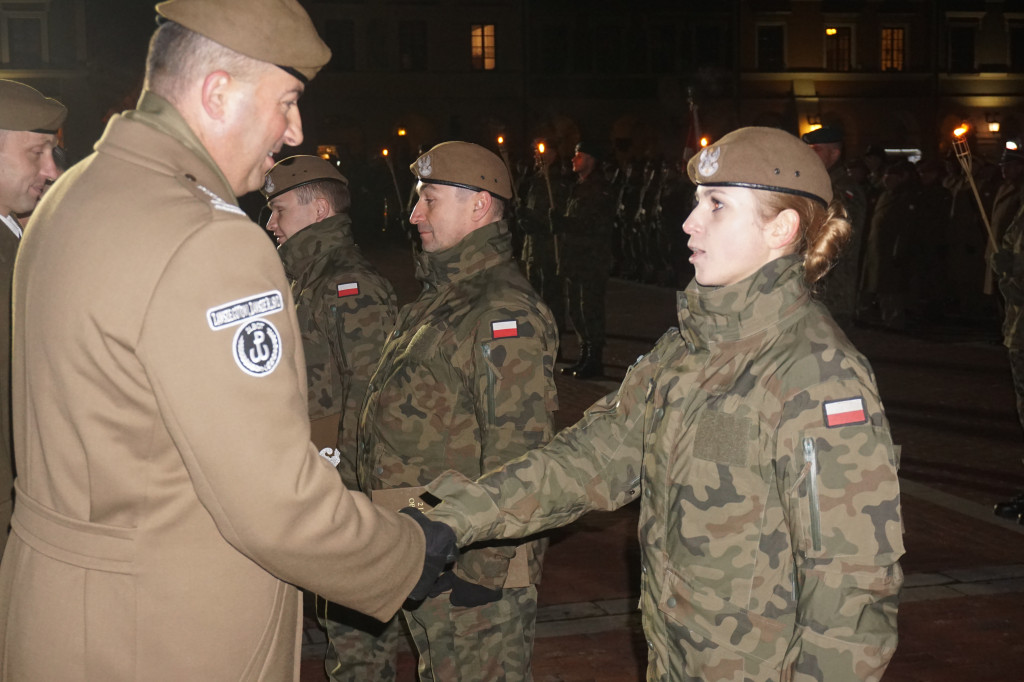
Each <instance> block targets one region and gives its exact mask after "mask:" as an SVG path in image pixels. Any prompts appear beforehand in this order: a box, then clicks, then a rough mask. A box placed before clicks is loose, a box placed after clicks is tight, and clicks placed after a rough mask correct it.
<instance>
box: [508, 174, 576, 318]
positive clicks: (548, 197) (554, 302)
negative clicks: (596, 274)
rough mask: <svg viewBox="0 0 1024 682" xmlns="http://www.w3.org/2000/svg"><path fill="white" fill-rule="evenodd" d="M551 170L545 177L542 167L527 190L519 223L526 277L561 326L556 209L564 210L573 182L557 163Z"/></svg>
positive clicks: (561, 282)
mask: <svg viewBox="0 0 1024 682" xmlns="http://www.w3.org/2000/svg"><path fill="white" fill-rule="evenodd" d="M547 173H548V174H549V177H547V178H545V173H544V171H541V170H538V171H537V172H536V173H535V174H534V175H533V176H532V177H531V178H530V180H529V182H528V184H527V187H526V192H525V193H524V195H525V199H524V203H523V209H522V211H520V213H519V225H520V227H521V228H522V231H523V234H524V237H523V259H522V260H523V263H524V264H525V265H526V278H527V279H528V280H530V284H532V285H533V288H534V289H535V290H536V291H537V293H538V294H540V297H541V299H543V301H544V302H545V303H546V304H547V305H548V307H549V308H551V313H552V315H554V317H555V322H556V323H557V324H558V325H559V327H560V328H561V326H562V325H563V324H564V323H565V280H564V278H563V277H562V273H561V272H560V271H559V270H560V265H559V253H558V245H557V242H556V240H557V239H558V237H557V235H556V234H555V231H554V225H553V223H552V221H553V220H554V217H555V215H554V214H555V213H557V212H558V211H559V210H564V208H563V207H564V206H565V204H566V199H567V197H568V194H569V186H568V185H567V184H566V183H565V181H564V180H563V178H562V177H561V175H560V174H559V173H558V168H557V167H556V166H551V167H548V169H547ZM548 188H550V194H549V190H548ZM552 200H554V204H552Z"/></svg>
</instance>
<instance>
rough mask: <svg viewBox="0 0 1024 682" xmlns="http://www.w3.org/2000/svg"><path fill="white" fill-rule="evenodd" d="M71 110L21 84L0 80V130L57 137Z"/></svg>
mask: <svg viewBox="0 0 1024 682" xmlns="http://www.w3.org/2000/svg"><path fill="white" fill-rule="evenodd" d="M67 116H68V110H67V109H66V108H65V107H64V105H63V104H61V103H60V102H58V101H57V100H55V99H52V98H50V97H46V96H45V95H43V93H41V92H39V91H38V90H36V89H35V88H33V87H30V86H28V85H25V84H24V83H19V82H18V81H8V80H0V129H3V130H31V131H33V132H36V133H48V134H51V135H52V134H53V133H56V132H57V130H58V129H60V127H61V124H63V123H64V119H65V118H67Z"/></svg>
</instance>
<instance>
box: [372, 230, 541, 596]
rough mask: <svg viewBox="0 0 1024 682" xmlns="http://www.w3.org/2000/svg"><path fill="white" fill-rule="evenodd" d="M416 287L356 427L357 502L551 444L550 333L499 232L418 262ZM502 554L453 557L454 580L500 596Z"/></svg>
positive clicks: (474, 236)
mask: <svg viewBox="0 0 1024 682" xmlns="http://www.w3.org/2000/svg"><path fill="white" fill-rule="evenodd" d="M416 276H417V278H418V279H419V280H420V281H421V282H422V284H423V290H422V292H421V293H420V295H419V297H418V298H417V299H416V300H415V301H413V302H412V303H410V304H408V305H405V306H403V307H402V309H401V310H400V311H399V314H398V323H397V327H396V329H395V331H394V332H393V333H392V334H391V336H390V337H388V340H387V342H386V343H385V345H384V351H383V354H382V356H381V359H380V364H379V365H378V367H377V370H376V372H375V373H374V374H373V378H372V380H371V385H370V389H369V391H367V396H366V402H365V403H364V404H363V410H362V415H361V416H360V422H359V440H360V443H359V462H358V464H359V484H360V487H361V488H362V489H363V490H366V491H369V490H377V489H381V488H400V487H405V486H417V485H424V484H426V483H428V482H430V481H431V480H433V479H434V478H435V477H436V476H438V475H439V474H441V473H442V472H443V471H445V470H447V469H454V470H456V471H459V472H461V473H462V474H464V475H466V476H469V477H472V478H476V477H478V476H479V475H480V474H482V473H484V472H486V471H489V470H491V469H496V468H498V467H499V466H501V465H502V464H504V463H505V462H507V461H509V460H511V459H515V458H516V457H518V456H520V455H521V454H523V453H524V452H526V451H527V450H530V449H531V448H536V447H540V446H542V445H544V444H545V443H547V442H548V440H550V438H551V436H552V432H553V419H552V412H553V411H554V410H555V409H557V394H556V392H555V382H554V364H555V355H556V353H557V351H558V337H557V334H556V332H555V322H554V320H553V319H552V317H551V312H550V311H549V310H548V308H547V306H545V305H544V304H543V303H542V302H541V301H540V300H539V299H538V297H537V294H536V293H535V292H534V291H533V289H532V288H531V287H530V285H529V283H528V282H527V281H526V279H525V278H524V277H523V276H522V274H521V273H520V272H519V269H518V266H517V265H516V263H515V261H513V260H512V243H511V238H510V236H509V232H508V227H507V225H506V224H505V222H504V221H503V222H500V223H493V224H491V225H487V226H484V227H482V228H479V229H477V230H475V231H474V232H471V233H470V234H469V235H468V236H466V237H465V238H464V239H463V240H462V241H461V242H459V243H458V244H457V245H455V246H454V247H452V248H450V249H446V250H445V251H442V252H439V253H421V254H420V255H419V259H418V262H417V273H416ZM535 545H536V543H534V548H535V549H539V548H537V547H536V546H535ZM514 551H515V545H514V544H508V543H506V544H505V545H503V546H501V547H498V548H485V549H476V550H470V551H467V552H464V553H463V554H462V556H460V558H459V562H458V568H457V571H459V572H460V574H461V575H463V576H465V577H467V578H470V577H471V578H473V579H474V580H475V581H477V582H480V583H481V584H487V585H489V586H490V587H500V586H501V585H502V584H503V583H504V579H505V573H506V569H507V565H508V559H509V558H510V557H511V556H512V554H513V553H514ZM535 559H536V560H535V561H533V562H532V569H533V570H532V571H531V573H532V576H533V578H534V580H535V581H539V573H540V561H539V559H540V557H539V551H538V556H536V557H535Z"/></svg>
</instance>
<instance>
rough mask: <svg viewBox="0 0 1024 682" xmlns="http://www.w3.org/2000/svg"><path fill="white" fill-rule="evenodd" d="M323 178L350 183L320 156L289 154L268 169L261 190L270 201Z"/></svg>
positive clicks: (345, 183) (344, 183)
mask: <svg viewBox="0 0 1024 682" xmlns="http://www.w3.org/2000/svg"><path fill="white" fill-rule="evenodd" d="M321 180H336V181H338V182H340V183H341V184H343V185H348V180H347V179H346V178H345V176H344V175H342V174H341V173H339V172H338V169H337V168H335V167H334V164H333V163H331V162H330V161H327V160H325V159H321V158H320V157H319V156H305V155H303V156H289V157H288V158H287V159H281V160H280V161H278V162H277V163H275V164H274V167H273V168H271V169H270V170H269V171H267V174H266V176H265V177H264V178H263V187H262V189H260V192H262V193H263V196H265V197H266V198H267V200H268V201H269V200H270V199H273V198H274V197H276V196H279V195H281V194H284V193H285V192H289V191H291V190H293V189H295V188H296V187H301V186H302V185H308V184H309V183H311V182H320V181H321Z"/></svg>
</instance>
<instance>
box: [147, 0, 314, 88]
mask: <svg viewBox="0 0 1024 682" xmlns="http://www.w3.org/2000/svg"><path fill="white" fill-rule="evenodd" d="M156 11H157V13H158V14H159V15H160V16H161V17H164V18H165V19H170V20H171V21H173V22H176V23H178V24H181V25H182V26H184V27H185V28H187V29H189V30H190V31H195V32H196V33H198V34H200V35H202V36H205V37H207V38H209V39H210V40H213V41H215V42H217V43H220V44H221V45H223V46H224V47H228V48H231V49H232V50H234V51H235V52H240V53H241V54H244V55H245V56H247V57H252V58H253V59H259V60H260V61H264V62H268V63H270V64H276V65H277V66H280V67H281V68H282V69H284V70H285V71H287V72H288V73H290V74H292V75H293V76H295V77H296V78H298V79H299V80H301V81H303V82H308V81H310V80H312V79H313V77H314V76H316V74H317V72H318V71H319V70H320V69H321V67H323V65H324V64H326V63H327V62H328V61H330V59H331V50H330V48H328V47H327V45H326V44H324V41H323V40H321V39H320V36H319V34H317V32H316V29H315V28H314V27H313V22H312V21H311V20H310V18H309V15H308V14H306V10H304V9H303V8H302V6H301V5H299V3H298V2H297V1H296V0H167V1H166V2H161V3H160V4H158V5H157V6H156Z"/></svg>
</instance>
